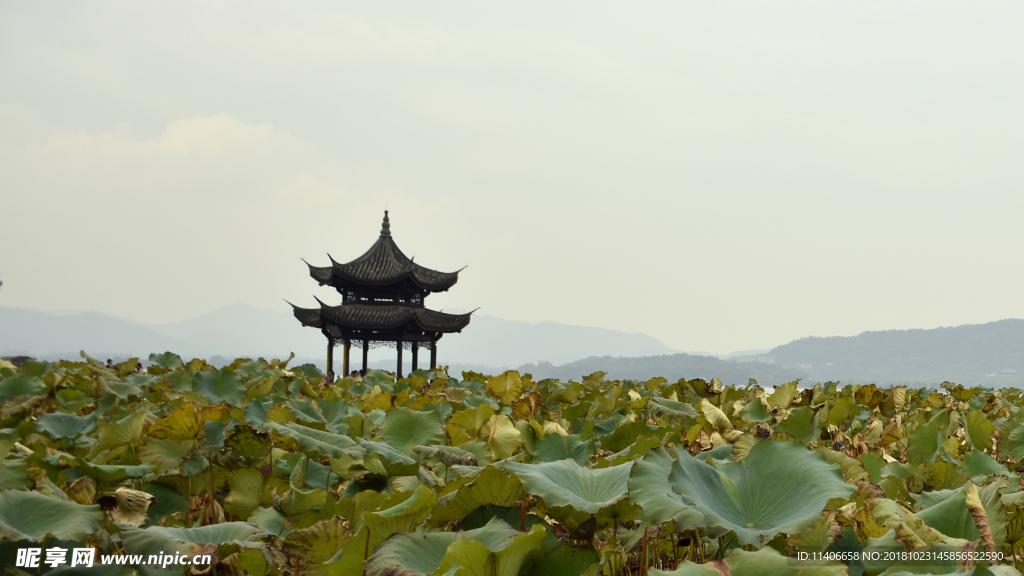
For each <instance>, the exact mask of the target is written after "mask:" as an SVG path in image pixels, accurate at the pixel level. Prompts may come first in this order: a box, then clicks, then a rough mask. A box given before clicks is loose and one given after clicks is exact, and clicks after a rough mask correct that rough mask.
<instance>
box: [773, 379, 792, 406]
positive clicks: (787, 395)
mask: <svg viewBox="0 0 1024 576" xmlns="http://www.w3.org/2000/svg"><path fill="white" fill-rule="evenodd" d="M799 384H800V381H799V380H794V381H793V382H787V383H785V384H783V385H782V386H776V387H775V390H774V391H773V392H772V393H771V395H769V396H768V398H767V399H766V401H767V402H768V406H770V407H771V408H775V407H776V406H782V407H783V408H785V407H786V406H789V405H790V403H791V402H793V399H794V398H796V397H797V396H799V395H800V391H799V390H798V389H797V386H798V385H799Z"/></svg>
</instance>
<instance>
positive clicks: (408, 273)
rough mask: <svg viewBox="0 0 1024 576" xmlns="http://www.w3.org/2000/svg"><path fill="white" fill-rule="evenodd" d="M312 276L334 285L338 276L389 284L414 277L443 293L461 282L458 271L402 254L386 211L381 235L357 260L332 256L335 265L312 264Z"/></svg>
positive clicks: (372, 283)
mask: <svg viewBox="0 0 1024 576" xmlns="http://www.w3.org/2000/svg"><path fill="white" fill-rule="evenodd" d="M309 275H310V276H312V277H313V279H314V280H316V281H317V282H319V283H320V284H332V283H333V282H332V280H333V279H334V278H335V277H337V278H340V279H342V280H347V281H349V282H353V283H357V284H368V285H371V286H387V285H389V284H396V283H398V282H401V281H402V280H405V279H407V278H408V279H411V280H412V281H413V282H414V283H415V284H416V285H417V286H419V287H420V288H425V289H427V290H430V291H433V292H443V291H445V290H447V289H449V288H451V287H452V286H454V285H455V283H456V282H458V281H459V273H458V272H439V271H437V270H431V269H430V268H424V267H423V266H420V265H419V264H417V263H415V262H413V261H412V259H411V258H409V257H408V256H406V255H405V254H403V253H402V251H401V250H399V249H398V246H397V245H396V244H395V241H394V240H393V239H392V238H391V223H390V221H389V220H388V213H387V212H386V211H385V212H384V222H383V225H382V226H381V231H380V238H378V239H377V242H375V243H374V244H373V246H371V247H370V249H369V250H367V251H366V253H365V254H363V255H362V256H360V257H359V258H356V259H355V260H353V261H351V262H348V263H345V264H342V263H339V262H335V261H334V258H331V266H325V267H318V266H312V265H309Z"/></svg>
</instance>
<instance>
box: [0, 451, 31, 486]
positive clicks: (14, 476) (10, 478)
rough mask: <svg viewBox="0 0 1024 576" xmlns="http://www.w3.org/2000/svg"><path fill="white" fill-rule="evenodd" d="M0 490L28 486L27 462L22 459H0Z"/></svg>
mask: <svg viewBox="0 0 1024 576" xmlns="http://www.w3.org/2000/svg"><path fill="white" fill-rule="evenodd" d="M0 464H3V466H2V467H0V490H25V489H27V488H28V463H27V462H25V460H24V459H12V460H7V461H0Z"/></svg>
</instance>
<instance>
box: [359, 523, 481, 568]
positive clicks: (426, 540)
mask: <svg viewBox="0 0 1024 576" xmlns="http://www.w3.org/2000/svg"><path fill="white" fill-rule="evenodd" d="M464 534H465V532H414V533H408V534H406V533H403V534H395V535H394V536H392V537H390V538H388V539H387V541H385V542H384V543H383V544H381V545H380V546H378V547H377V549H376V550H375V551H374V553H373V556H370V558H369V559H368V560H367V561H366V573H367V574H368V575H371V576H375V575H378V574H381V575H385V574H387V575H390V574H402V575H404V576H425V575H427V574H433V573H434V572H437V571H438V569H439V568H440V567H441V562H443V561H444V557H445V555H446V554H447V553H448V547H449V546H451V545H452V543H454V542H455V540H457V539H458V538H460V537H465V536H464Z"/></svg>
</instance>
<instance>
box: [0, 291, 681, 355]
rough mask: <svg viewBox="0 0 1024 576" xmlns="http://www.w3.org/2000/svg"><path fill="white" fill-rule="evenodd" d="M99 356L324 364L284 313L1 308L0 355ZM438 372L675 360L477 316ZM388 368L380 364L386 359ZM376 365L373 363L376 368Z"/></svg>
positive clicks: (582, 331)
mask: <svg viewBox="0 0 1024 576" xmlns="http://www.w3.org/2000/svg"><path fill="white" fill-rule="evenodd" d="M83 349H84V350H86V351H88V352H89V353H90V354H96V355H103V356H117V357H122V358H125V357H130V356H139V357H142V358H145V357H147V356H148V355H149V354H150V353H151V352H163V351H167V350H171V351H174V352H176V353H178V354H181V355H182V356H196V357H212V356H221V357H225V358H235V357H240V356H249V357H255V356H264V357H287V356H288V354H289V353H290V352H295V354H296V355H297V357H298V358H300V359H302V360H308V361H315V362H317V363H323V361H324V357H325V356H326V342H325V340H324V337H323V336H322V335H321V334H320V333H319V332H317V331H316V330H312V329H309V328H304V327H303V326H301V325H300V324H299V323H298V322H297V321H296V320H295V318H294V317H293V316H292V315H291V314H290V313H287V312H277V311H273V310H264V309H259V308H254V307H252V306H248V305H245V304H232V305H230V306H226V307H224V308H221V309H218V310H215V311H213V312H210V313H209V314H204V315H202V316H198V317H196V318H190V319H188V320H184V321H181V322H175V323H170V324H159V325H150V326H144V325H141V324H138V323H135V322H132V321H129V320H122V319H118V318H113V317H111V316H107V315H104V314H101V313H98V312H84V313H76V314H51V313H46V312H38V311H34V310H25V309H20V308H7V307H2V306H0V355H4V356H9V355H17V354H26V355H30V356H37V357H50V356H55V355H64V356H73V357H77V355H78V351H79V350H83ZM438 349H439V361H440V362H442V363H443V364H462V365H473V366H489V367H493V368H494V369H502V370H504V369H507V368H514V367H516V366H519V365H521V364H525V363H529V362H542V361H547V362H552V363H555V364H563V363H566V362H571V361H574V360H578V359H580V358H585V357H588V356H592V355H595V354H597V355H615V356H651V355H656V354H666V353H673V352H675V350H673V349H671V348H669V347H668V346H665V345H664V344H662V343H661V342H659V341H658V340H657V339H655V338H652V337H650V336H647V335H645V334H627V333H625V332H619V331H616V330H607V329H604V328H592V327H584V326H569V325H565V324H558V323H555V322H541V323H539V324H529V323H526V322H515V321H509V320H503V319H501V318H496V317H494V316H484V315H481V316H475V317H474V318H473V322H472V323H471V324H470V326H469V328H467V329H466V330H465V331H463V333H462V334H450V335H447V336H445V338H443V339H442V340H441V341H440V343H439V345H438ZM393 357H394V351H392V350H389V349H382V350H373V351H371V360H377V359H380V360H381V362H383V365H384V366H390V364H389V362H390V361H391V360H390V359H391V358H393ZM385 358H386V359H387V360H383V359H385ZM376 363H377V362H374V364H376Z"/></svg>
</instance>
